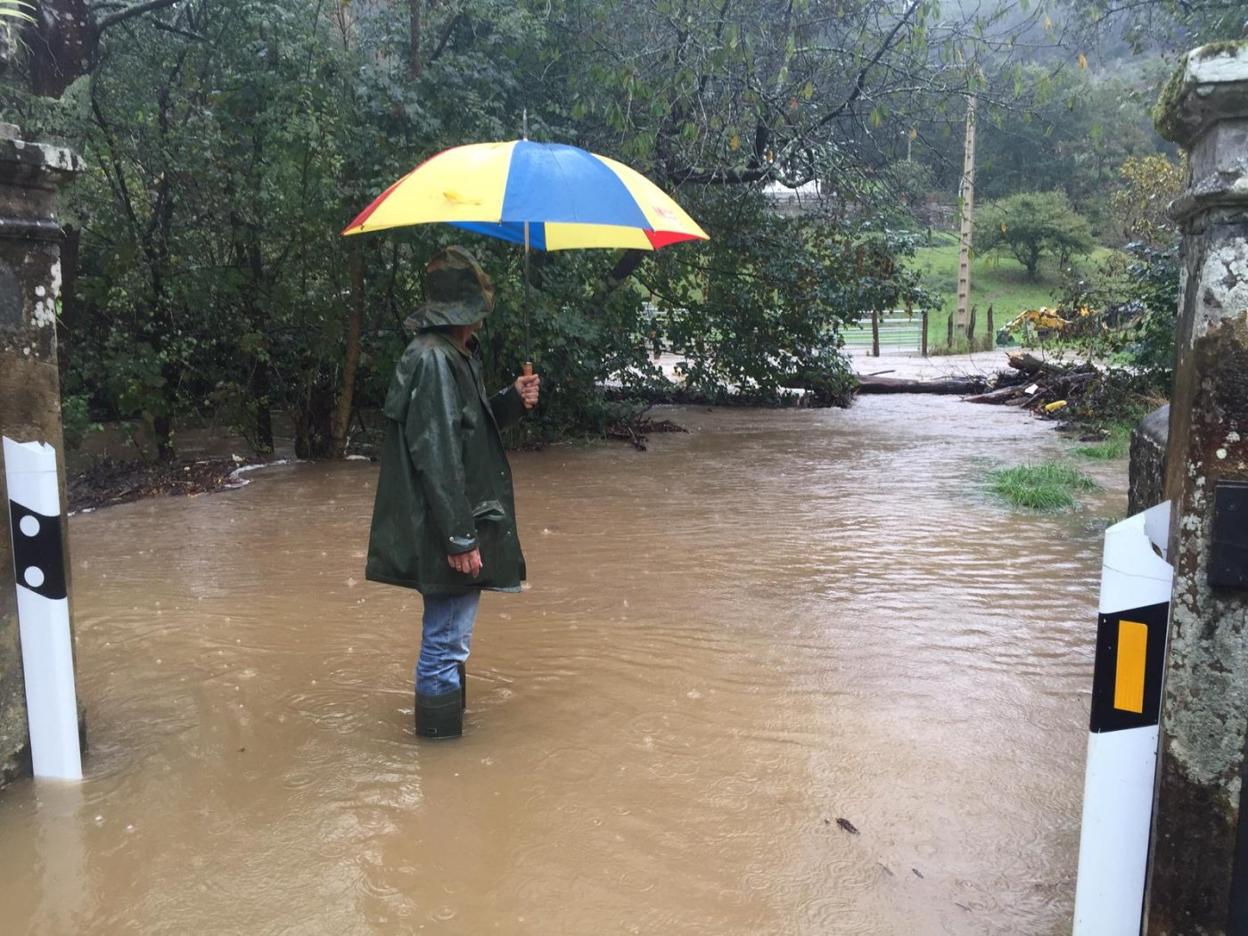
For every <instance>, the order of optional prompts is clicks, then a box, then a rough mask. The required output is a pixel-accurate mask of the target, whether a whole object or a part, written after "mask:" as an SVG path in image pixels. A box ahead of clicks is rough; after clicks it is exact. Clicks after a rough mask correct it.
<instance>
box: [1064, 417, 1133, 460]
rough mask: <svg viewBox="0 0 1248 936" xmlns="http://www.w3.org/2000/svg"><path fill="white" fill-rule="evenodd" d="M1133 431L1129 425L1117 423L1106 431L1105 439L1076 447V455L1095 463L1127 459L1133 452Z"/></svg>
mask: <svg viewBox="0 0 1248 936" xmlns="http://www.w3.org/2000/svg"><path fill="white" fill-rule="evenodd" d="M1131 429H1132V425H1131V424H1129V423H1115V424H1114V425H1112V426H1110V427H1109V428H1108V429H1107V430H1105V439H1104V440H1103V441H1101V442H1093V443H1091V444H1088V445H1076V446H1075V448H1074V453H1075V454H1076V455H1080V456H1082V457H1083V458H1091V459H1093V460H1095V461H1114V460H1115V459H1118V458H1126V457H1127V455H1128V454H1129V453H1130V451H1131Z"/></svg>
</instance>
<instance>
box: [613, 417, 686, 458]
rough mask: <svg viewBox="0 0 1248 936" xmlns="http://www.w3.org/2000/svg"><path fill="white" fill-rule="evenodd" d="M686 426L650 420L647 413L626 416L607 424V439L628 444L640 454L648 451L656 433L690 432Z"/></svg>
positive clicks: (660, 420)
mask: <svg viewBox="0 0 1248 936" xmlns="http://www.w3.org/2000/svg"><path fill="white" fill-rule="evenodd" d="M688 431H689V430H688V429H686V428H685V427H684V426H681V425H678V424H677V423H674V422H672V421H671V420H670V419H650V418H649V417H648V416H646V415H645V412H644V411H643V412H641V413H638V414H636V415H635V416H625V417H622V418H620V419H617V420H615V421H614V422H611V423H608V424H607V432H606V435H607V438H608V439H617V440H619V441H621V442H627V443H629V444H630V445H632V447H633V448H635V449H637V451H639V452H644V451H645V450H646V442H648V441H649V440H650V436H651V434H653V433H656V432H688Z"/></svg>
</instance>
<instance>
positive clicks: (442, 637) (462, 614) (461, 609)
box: [416, 588, 481, 696]
mask: <svg viewBox="0 0 1248 936" xmlns="http://www.w3.org/2000/svg"><path fill="white" fill-rule="evenodd" d="M480 601H481V591H480V589H476V588H474V589H473V590H472V591H470V592H467V593H465V594H463V595H426V596H425V613H424V616H423V618H422V619H421V633H420V659H419V660H418V661H417V663H416V691H417V692H418V693H419V694H420V695H425V696H435V695H442V694H443V693H447V692H454V691H455V690H456V689H459V688H460V685H459V664H460V663H463V662H464V661H465V660H467V659H468V646H469V644H470V643H471V642H472V625H473V623H474V622H475V621H476V619H477V604H478V603H479V602H480Z"/></svg>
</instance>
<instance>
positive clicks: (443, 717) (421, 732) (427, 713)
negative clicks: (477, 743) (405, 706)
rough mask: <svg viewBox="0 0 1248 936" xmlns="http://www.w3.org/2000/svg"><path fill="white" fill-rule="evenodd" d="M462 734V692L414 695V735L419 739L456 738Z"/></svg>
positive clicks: (455, 690)
mask: <svg viewBox="0 0 1248 936" xmlns="http://www.w3.org/2000/svg"><path fill="white" fill-rule="evenodd" d="M463 733H464V708H463V692H462V691H461V690H459V689H452V690H451V691H450V692H443V693H441V694H440V695H434V696H427V695H421V694H420V693H419V692H418V693H416V734H417V736H418V737H421V738H458V737H459V736H460V735H462V734H463Z"/></svg>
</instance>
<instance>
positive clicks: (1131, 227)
mask: <svg viewBox="0 0 1248 936" xmlns="http://www.w3.org/2000/svg"><path fill="white" fill-rule="evenodd" d="M1118 174H1119V176H1121V178H1122V185H1120V186H1119V187H1118V188H1117V189H1115V190H1114V191H1113V192H1111V193H1110V195H1109V207H1110V211H1111V212H1112V213H1113V215H1114V220H1115V221H1116V222H1117V224H1118V231H1119V233H1120V234H1121V236H1122V238H1123V239H1124V240H1126V241H1142V242H1144V243H1145V244H1147V245H1148V246H1150V247H1154V248H1156V247H1167V246H1170V245H1172V244H1173V242H1174V240H1175V234H1176V232H1175V227H1174V222H1173V221H1171V220H1170V203H1171V202H1172V201H1174V200H1175V199H1176V198H1178V197H1179V195H1180V194H1181V193H1182V191H1183V183H1184V179H1183V167H1182V166H1181V165H1180V164H1179V163H1177V162H1174V161H1173V160H1171V159H1168V158H1167V157H1166V156H1163V155H1156V156H1131V157H1128V158H1127V159H1126V160H1124V161H1123V164H1122V166H1121V167H1120V168H1119V170H1118Z"/></svg>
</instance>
